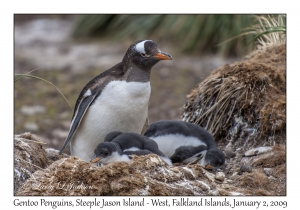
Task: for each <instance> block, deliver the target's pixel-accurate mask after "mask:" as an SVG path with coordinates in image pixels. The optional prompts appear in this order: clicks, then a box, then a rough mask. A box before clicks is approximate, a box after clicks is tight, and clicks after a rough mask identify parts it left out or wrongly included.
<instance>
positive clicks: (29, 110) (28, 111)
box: [21, 105, 45, 116]
mask: <svg viewBox="0 0 300 210" xmlns="http://www.w3.org/2000/svg"><path fill="white" fill-rule="evenodd" d="M44 112H45V107H44V106H41V105H34V106H26V105H25V106H22V107H21V113H22V114H24V115H29V116H30V115H35V114H41V113H44Z"/></svg>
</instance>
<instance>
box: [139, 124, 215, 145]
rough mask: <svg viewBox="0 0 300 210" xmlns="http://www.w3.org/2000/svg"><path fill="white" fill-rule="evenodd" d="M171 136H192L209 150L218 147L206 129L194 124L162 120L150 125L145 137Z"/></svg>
mask: <svg viewBox="0 0 300 210" xmlns="http://www.w3.org/2000/svg"><path fill="white" fill-rule="evenodd" d="M170 134H181V135H183V136H187V137H189V136H192V137H196V138H198V139H200V140H201V141H203V142H204V143H205V144H206V145H207V148H208V149H210V148H213V147H216V143H215V140H214V138H213V136H212V135H211V134H210V133H209V132H208V131H207V130H205V129H204V128H202V127H200V126H198V125H195V124H193V123H189V122H184V121H175V120H161V121H157V122H154V123H152V124H151V125H149V127H148V129H147V131H146V132H145V134H144V136H146V137H148V138H154V137H157V136H165V135H170Z"/></svg>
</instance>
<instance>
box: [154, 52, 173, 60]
mask: <svg viewBox="0 0 300 210" xmlns="http://www.w3.org/2000/svg"><path fill="white" fill-rule="evenodd" d="M154 57H155V58H157V59H159V60H172V59H173V57H172V55H169V54H168V53H164V52H159V53H157V54H156V55H155V56H154Z"/></svg>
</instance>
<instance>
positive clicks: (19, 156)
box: [14, 132, 66, 193]
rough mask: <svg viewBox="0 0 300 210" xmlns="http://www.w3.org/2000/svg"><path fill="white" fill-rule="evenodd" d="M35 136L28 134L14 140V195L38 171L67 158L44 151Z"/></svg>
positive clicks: (53, 151) (53, 152) (18, 136)
mask: <svg viewBox="0 0 300 210" xmlns="http://www.w3.org/2000/svg"><path fill="white" fill-rule="evenodd" d="M44 144H45V143H43V142H41V141H40V140H39V139H38V138H37V137H36V136H35V135H33V134H31V133H29V132H27V133H23V134H20V135H15V138H14V193H16V191H17V190H18V189H19V188H20V187H21V186H22V184H23V183H24V182H25V181H26V180H27V179H28V178H30V177H32V174H33V173H34V172H35V171H37V170H41V169H44V168H46V167H47V166H48V165H50V164H51V163H52V162H54V161H56V160H59V159H60V158H63V157H66V155H58V151H57V152H55V150H54V149H46V150H45V149H44V147H43V145H44Z"/></svg>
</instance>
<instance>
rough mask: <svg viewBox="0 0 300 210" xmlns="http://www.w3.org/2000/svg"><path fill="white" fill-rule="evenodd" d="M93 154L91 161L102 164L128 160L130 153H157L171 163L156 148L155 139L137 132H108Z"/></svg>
mask: <svg viewBox="0 0 300 210" xmlns="http://www.w3.org/2000/svg"><path fill="white" fill-rule="evenodd" d="M94 154H95V155H94V157H93V158H92V159H91V162H92V163H96V162H99V163H101V164H104V165H107V164H109V163H112V162H117V161H125V162H129V161H130V159H131V158H132V155H138V156H140V155H148V154H157V155H159V156H160V157H161V158H162V159H163V160H164V161H165V162H166V163H168V164H169V165H172V163H171V160H170V159H169V158H167V157H166V156H165V155H164V154H163V153H162V152H161V151H160V150H159V149H158V146H157V144H156V142H155V141H153V140H152V139H149V138H147V137H145V136H142V135H139V134H137V133H122V132H117V131H113V132H110V133H109V134H107V136H106V137H105V139H104V142H102V143H100V144H99V145H98V146H97V147H96V149H95V151H94Z"/></svg>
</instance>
